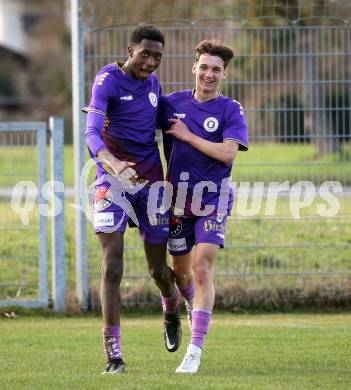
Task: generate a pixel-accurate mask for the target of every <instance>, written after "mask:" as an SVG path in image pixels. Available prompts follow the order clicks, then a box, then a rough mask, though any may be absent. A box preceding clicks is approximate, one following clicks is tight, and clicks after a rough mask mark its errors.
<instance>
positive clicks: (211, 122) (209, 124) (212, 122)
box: [204, 116, 218, 133]
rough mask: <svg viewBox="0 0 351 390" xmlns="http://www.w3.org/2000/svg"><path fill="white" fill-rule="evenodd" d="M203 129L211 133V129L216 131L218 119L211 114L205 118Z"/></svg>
mask: <svg viewBox="0 0 351 390" xmlns="http://www.w3.org/2000/svg"><path fill="white" fill-rule="evenodd" d="M204 129H205V130H206V131H208V132H209V133H212V132H213V131H216V130H217V129H218V120H217V118H215V117H213V116H211V117H209V118H207V119H205V122H204Z"/></svg>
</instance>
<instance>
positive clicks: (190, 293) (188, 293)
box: [177, 282, 195, 302]
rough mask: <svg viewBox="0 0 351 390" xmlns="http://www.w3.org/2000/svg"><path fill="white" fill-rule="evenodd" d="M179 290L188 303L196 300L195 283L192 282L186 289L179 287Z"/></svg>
mask: <svg viewBox="0 0 351 390" xmlns="http://www.w3.org/2000/svg"><path fill="white" fill-rule="evenodd" d="M177 289H178V291H179V293H180V295H181V296H182V297H183V298H184V299H185V300H186V301H187V302H190V301H192V300H193V298H194V294H195V288H194V283H193V282H191V283H190V284H189V286H186V287H179V286H177Z"/></svg>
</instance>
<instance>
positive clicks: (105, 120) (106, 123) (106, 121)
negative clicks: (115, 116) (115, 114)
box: [104, 115, 111, 130]
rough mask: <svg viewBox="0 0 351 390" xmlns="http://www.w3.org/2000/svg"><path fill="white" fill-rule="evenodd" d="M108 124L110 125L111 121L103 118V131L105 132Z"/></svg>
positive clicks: (106, 117)
mask: <svg viewBox="0 0 351 390" xmlns="http://www.w3.org/2000/svg"><path fill="white" fill-rule="evenodd" d="M110 123H111V121H110V119H109V117H108V116H107V115H106V116H105V118H104V130H107V129H108V128H109V126H110Z"/></svg>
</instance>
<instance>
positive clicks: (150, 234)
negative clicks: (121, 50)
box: [86, 26, 181, 374]
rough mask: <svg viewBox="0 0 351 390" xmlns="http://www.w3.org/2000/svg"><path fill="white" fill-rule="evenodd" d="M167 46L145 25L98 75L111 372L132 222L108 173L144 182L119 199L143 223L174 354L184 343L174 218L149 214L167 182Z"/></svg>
mask: <svg viewBox="0 0 351 390" xmlns="http://www.w3.org/2000/svg"><path fill="white" fill-rule="evenodd" d="M163 46H164V36H163V34H162V33H161V32H160V30H158V29H157V28H155V27H153V26H141V27H138V28H137V29H136V30H134V32H133V34H132V37H131V45H130V47H129V48H128V59H127V61H126V62H125V63H113V64H109V65H107V66H105V67H104V68H102V69H101V70H100V71H99V72H98V74H97V76H96V78H95V82H94V84H93V88H92V96H91V101H90V104H89V106H88V107H87V108H86V111H87V112H88V117H87V126H86V143H87V146H88V149H89V153H90V155H91V157H93V158H95V157H96V158H98V159H99V160H100V162H99V163H97V176H96V177H97V180H96V185H95V202H94V230H95V233H97V235H98V237H99V241H100V243H101V248H102V263H101V272H102V281H101V305H102V315H103V325H104V328H103V339H104V350H105V354H106V357H107V368H106V370H105V372H104V373H107V374H117V373H120V372H123V371H124V369H125V363H124V361H123V359H122V352H121V341H120V305H121V295H120V283H121V279H122V275H123V251H124V246H123V244H124V232H125V230H126V226H127V224H128V222H130V221H129V217H128V215H127V213H126V212H125V211H126V210H125V209H124V208H123V207H121V204H119V205H118V199H121V197H120V198H117V201H116V203H115V202H114V197H115V195H116V194H115V193H114V191H115V189H114V186H113V181H112V182H111V181H110V180H109V177H110V178H111V176H108V173H112V174H113V175H114V176H116V177H117V178H118V179H119V181H120V182H121V183H122V184H123V186H125V187H124V188H125V189H126V190H127V189H128V188H133V187H134V186H135V185H138V184H140V185H141V187H142V189H141V190H140V191H137V192H133V191H131V192H128V191H126V192H125V193H123V194H122V195H121V194H120V195H121V196H122V197H124V198H125V199H127V201H128V202H129V204H131V205H132V207H133V210H134V211H135V214H136V216H137V218H138V222H139V230H140V233H141V237H142V239H143V241H144V249H145V255H146V259H147V262H148V269H149V272H150V274H151V276H152V278H153V279H154V281H155V283H156V285H157V286H158V288H159V289H160V292H161V297H162V301H163V308H164V338H165V345H166V348H167V349H168V350H169V351H171V352H173V351H175V350H176V349H177V348H178V346H179V343H180V339H181V328H180V320H179V314H178V301H177V290H176V288H175V283H174V274H173V271H172V270H171V269H170V268H169V267H168V265H167V262H166V254H167V239H168V230H169V229H168V215H167V214H165V215H158V216H157V218H158V221H160V223H157V224H156V225H155V224H153V223H151V221H150V220H149V219H148V215H147V212H146V206H147V197H148V191H149V188H150V185H151V184H152V183H154V182H156V181H162V180H163V171H162V165H161V160H160V156H159V150H158V147H157V143H156V141H155V129H156V118H157V105H158V99H159V97H160V95H161V87H160V84H159V81H158V79H157V77H156V76H155V75H154V74H153V72H154V71H155V70H156V69H157V68H158V66H159V65H160V63H161V57H162V51H163ZM105 116H107V117H109V118H110V119H111V125H110V126H109V128H108V129H105V130H103V131H101V129H103V124H104V117H105ZM107 167H108V168H107ZM104 168H105V169H104ZM115 198H116V197H115ZM165 221H166V222H165Z"/></svg>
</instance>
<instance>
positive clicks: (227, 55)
mask: <svg viewBox="0 0 351 390" xmlns="http://www.w3.org/2000/svg"><path fill="white" fill-rule="evenodd" d="M201 54H209V55H210V56H217V57H220V58H221V59H222V60H223V62H224V68H226V67H227V65H228V64H229V61H230V60H231V59H232V58H233V57H234V51H233V49H231V48H230V47H229V46H226V45H224V44H223V43H222V42H220V41H218V40H217V39H205V40H204V41H201V42H200V43H199V44H198V45H197V46H196V47H195V55H196V61H198V60H199V58H200V56H201Z"/></svg>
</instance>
